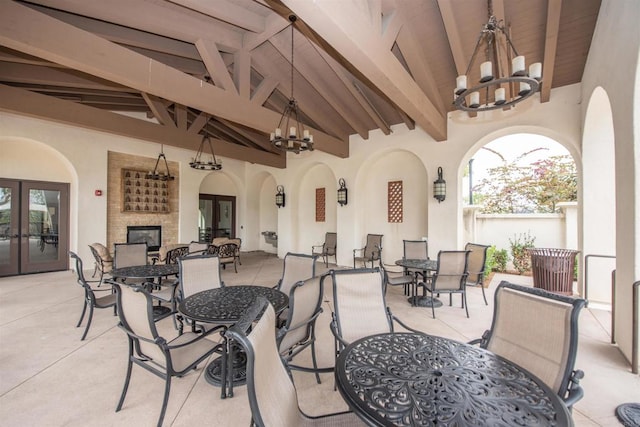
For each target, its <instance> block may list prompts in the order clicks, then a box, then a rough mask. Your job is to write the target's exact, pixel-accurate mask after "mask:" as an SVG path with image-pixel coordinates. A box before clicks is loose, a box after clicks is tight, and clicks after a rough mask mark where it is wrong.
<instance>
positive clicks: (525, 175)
mask: <svg viewBox="0 0 640 427" xmlns="http://www.w3.org/2000/svg"><path fill="white" fill-rule="evenodd" d="M485 149H487V150H489V151H492V152H493V153H495V154H496V155H497V156H499V157H500V158H501V159H502V164H501V165H500V166H497V167H494V168H490V169H489V170H488V171H487V172H488V174H489V176H488V177H487V178H485V179H483V180H482V181H481V182H480V183H479V184H478V185H476V186H474V188H473V191H474V202H475V203H476V204H479V205H482V206H483V209H482V212H483V213H497V214H506V213H554V212H557V211H558V208H557V204H558V203H559V202H569V201H576V200H577V199H578V180H577V172H576V166H575V163H574V161H573V159H572V158H571V156H568V155H564V156H551V157H547V158H545V159H542V160H537V161H534V162H531V163H529V164H526V163H524V162H523V160H524V158H525V157H527V156H529V155H530V154H532V153H533V152H536V151H538V150H542V148H536V149H535V150H531V151H528V152H526V153H523V154H522V155H520V156H519V157H517V158H516V159H514V160H513V161H511V162H508V161H507V160H506V159H505V158H504V156H502V155H501V154H500V153H498V152H496V151H493V150H491V149H488V148H486V147H485Z"/></svg>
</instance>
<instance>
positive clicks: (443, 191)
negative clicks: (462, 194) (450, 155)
mask: <svg viewBox="0 0 640 427" xmlns="http://www.w3.org/2000/svg"><path fill="white" fill-rule="evenodd" d="M446 196H447V181H445V180H444V179H442V168H441V167H438V179H436V180H435V181H433V197H434V198H435V199H436V200H437V201H438V203H440V202H442V201H444V199H445V197H446Z"/></svg>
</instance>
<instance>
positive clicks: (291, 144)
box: [287, 135, 295, 149]
mask: <svg viewBox="0 0 640 427" xmlns="http://www.w3.org/2000/svg"><path fill="white" fill-rule="evenodd" d="M294 136H295V135H294ZM287 146H288V147H289V149H291V148H293V141H291V140H289V143H288V145H287Z"/></svg>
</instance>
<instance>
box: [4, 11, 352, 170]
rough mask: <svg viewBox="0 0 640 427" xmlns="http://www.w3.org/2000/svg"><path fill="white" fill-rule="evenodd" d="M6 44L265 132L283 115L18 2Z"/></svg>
mask: <svg viewBox="0 0 640 427" xmlns="http://www.w3.org/2000/svg"><path fill="white" fill-rule="evenodd" d="M83 3H84V2H83ZM87 3H93V2H87ZM0 44H2V45H5V46H7V47H9V48H11V49H14V50H17V51H21V52H25V53H28V54H30V55H34V56H38V57H41V58H44V59H47V60H50V61H53V62H57V63H60V64H63V65H65V66H67V67H70V68H73V69H77V70H80V71H82V72H85V73H88V74H92V75H95V76H98V77H100V78H104V79H107V80H110V81H113V82H117V83H119V84H122V85H125V86H128V87H131V88H134V89H136V90H139V91H141V92H145V93H150V94H153V95H155V96H158V97H160V98H164V99H167V100H171V101H173V102H177V103H179V104H182V105H188V106H191V107H193V108H196V109H197V110H200V111H206V112H208V113H209V114H212V115H215V116H220V117H222V118H225V119H228V120H230V121H232V122H236V123H239V124H242V125H244V126H248V127H251V128H255V129H258V130H260V131H262V132H265V133H269V132H271V129H272V127H273V124H274V123H277V122H278V120H279V119H280V115H279V114H278V113H275V112H274V111H271V110H269V109H267V108H263V107H258V106H256V105H254V104H252V103H251V102H250V101H249V100H247V99H242V98H240V97H239V96H238V95H237V93H234V92H233V91H226V90H222V89H220V88H217V87H214V86H213V85H211V84H207V83H205V82H203V81H202V80H200V79H197V78H194V77H191V76H189V75H186V74H184V73H182V72H180V71H179V70H176V69H174V68H171V67H169V66H166V65H164V64H160V63H158V62H156V61H154V60H152V59H149V58H147V57H144V56H142V55H140V54H138V53H135V52H132V51H131V50H129V49H126V48H123V47H121V46H118V45H116V44H114V43H112V42H109V41H107V40H104V39H102V38H100V37H97V36H95V35H94V34H91V33H88V32H86V31H84V30H80V29H77V28H75V27H73V26H70V25H68V24H65V23H62V22H60V21H58V20H55V19H53V18H51V17H48V16H46V15H43V14H41V13H39V12H36V11H34V10H31V9H29V8H27V7H25V6H22V5H19V4H17V3H13V2H9V3H6V4H5V5H3V13H2V14H0ZM310 131H311V132H312V133H313V135H314V139H315V148H316V149H317V150H320V151H325V152H327V153H330V154H333V155H336V156H339V157H348V154H349V146H348V144H347V143H346V142H347V141H342V140H340V139H337V138H335V137H333V136H331V135H328V134H326V133H324V132H321V131H319V130H316V129H310Z"/></svg>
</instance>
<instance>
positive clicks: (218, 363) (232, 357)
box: [178, 285, 289, 399]
mask: <svg viewBox="0 0 640 427" xmlns="http://www.w3.org/2000/svg"><path fill="white" fill-rule="evenodd" d="M260 296H262V297H265V298H266V299H267V300H269V302H270V303H271V305H272V306H273V308H274V310H275V312H276V314H278V313H280V312H282V311H283V310H284V309H285V308H286V307H287V306H288V305H289V297H288V296H287V295H286V294H285V293H284V292H280V291H279V290H277V289H273V288H267V287H264V286H244V285H243V286H224V287H222V288H216V289H208V290H206V291H202V292H198V293H197V294H193V295H191V296H189V297H187V298H185V300H184V301H182V302H181V303H180V305H179V306H178V311H179V312H180V313H181V314H182V315H183V316H185V317H188V318H190V319H192V320H195V321H197V322H205V323H213V324H218V325H225V326H231V325H233V324H234V323H235V322H237V321H238V320H239V319H240V317H241V316H242V314H243V313H244V312H245V311H246V310H247V308H249V307H250V306H251V304H253V302H254V301H255V299H256V298H257V297H260ZM274 333H275V331H274ZM222 336H223V337H224V339H225V346H224V347H225V354H223V355H222V356H220V357H218V358H216V359H214V360H213V361H212V362H211V363H210V364H209V366H207V369H206V371H205V379H206V380H207V382H209V384H213V385H216V386H221V387H222V392H221V396H220V397H221V398H223V399H224V398H225V397H227V396H228V397H233V386H234V385H242V384H244V383H245V382H246V378H247V375H246V355H245V353H244V352H243V351H241V350H240V349H239V348H237V347H236V346H235V345H233V344H232V343H231V342H230V340H227V339H226V337H225V335H224V332H223V333H222ZM227 365H230V366H231V369H227Z"/></svg>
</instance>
